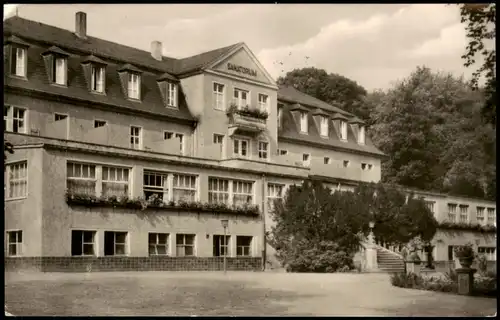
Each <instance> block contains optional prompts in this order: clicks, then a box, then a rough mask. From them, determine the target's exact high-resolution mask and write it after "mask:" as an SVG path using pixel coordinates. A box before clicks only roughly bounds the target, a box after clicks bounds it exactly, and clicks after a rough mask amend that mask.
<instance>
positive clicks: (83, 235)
mask: <svg viewBox="0 0 500 320" xmlns="http://www.w3.org/2000/svg"><path fill="white" fill-rule="evenodd" d="M94 244H95V231H84V230H72V231H71V255H72V256H93V255H95V245H94Z"/></svg>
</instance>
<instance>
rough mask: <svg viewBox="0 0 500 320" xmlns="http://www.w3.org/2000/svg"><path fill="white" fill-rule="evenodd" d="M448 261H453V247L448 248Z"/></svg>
mask: <svg viewBox="0 0 500 320" xmlns="http://www.w3.org/2000/svg"><path fill="white" fill-rule="evenodd" d="M448 260H449V261H453V260H455V251H454V250H453V246H448Z"/></svg>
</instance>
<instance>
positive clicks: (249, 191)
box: [233, 181, 253, 206]
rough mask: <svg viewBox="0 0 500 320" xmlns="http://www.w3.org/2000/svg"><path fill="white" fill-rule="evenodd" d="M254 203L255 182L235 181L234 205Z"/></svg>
mask: <svg viewBox="0 0 500 320" xmlns="http://www.w3.org/2000/svg"><path fill="white" fill-rule="evenodd" d="M252 203H253V182H246V181H233V205H235V206H241V205H244V204H252Z"/></svg>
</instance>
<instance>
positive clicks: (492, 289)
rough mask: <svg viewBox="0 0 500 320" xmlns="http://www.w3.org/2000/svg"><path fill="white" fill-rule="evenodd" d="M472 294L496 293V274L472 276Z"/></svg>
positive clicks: (494, 294) (492, 294)
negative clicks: (491, 275)
mask: <svg viewBox="0 0 500 320" xmlns="http://www.w3.org/2000/svg"><path fill="white" fill-rule="evenodd" d="M473 291H474V294H475V295H481V296H493V297H496V295H497V277H496V274H494V275H493V277H488V276H480V277H477V278H474V290H473Z"/></svg>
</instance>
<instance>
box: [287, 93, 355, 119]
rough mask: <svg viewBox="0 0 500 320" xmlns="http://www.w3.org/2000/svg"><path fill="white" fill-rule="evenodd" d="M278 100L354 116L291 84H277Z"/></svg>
mask: <svg viewBox="0 0 500 320" xmlns="http://www.w3.org/2000/svg"><path fill="white" fill-rule="evenodd" d="M278 100H285V101H287V102H292V103H300V104H302V105H306V106H309V107H312V108H320V109H322V110H325V111H329V112H338V113H340V114H342V115H345V116H347V117H348V118H350V117H354V115H353V114H350V113H349V112H347V111H344V110H342V109H340V108H339V107H336V106H332V105H330V104H328V103H326V102H324V101H321V100H319V99H317V98H315V97H313V96H310V95H308V94H305V93H303V92H300V91H299V90H297V89H295V88H294V87H292V86H279V89H278Z"/></svg>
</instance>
